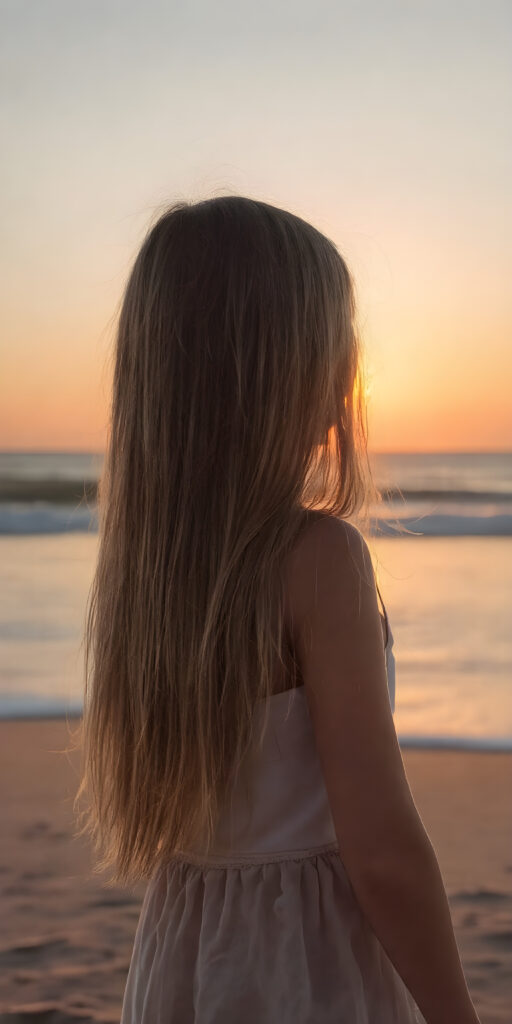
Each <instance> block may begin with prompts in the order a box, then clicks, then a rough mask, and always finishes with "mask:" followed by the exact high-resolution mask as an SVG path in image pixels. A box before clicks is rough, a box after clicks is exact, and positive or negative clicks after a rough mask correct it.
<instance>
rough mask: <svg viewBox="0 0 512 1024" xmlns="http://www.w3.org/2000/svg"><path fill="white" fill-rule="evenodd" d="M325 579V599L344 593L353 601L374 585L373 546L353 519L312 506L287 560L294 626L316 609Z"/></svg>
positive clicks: (287, 597)
mask: <svg viewBox="0 0 512 1024" xmlns="http://www.w3.org/2000/svg"><path fill="white" fill-rule="evenodd" d="M320 577H321V580H322V591H323V597H324V600H325V599H327V600H329V595H330V593H331V596H332V598H333V599H334V598H335V597H336V599H337V600H339V598H340V588H341V596H342V597H344V598H345V601H344V603H345V604H350V603H351V602H352V601H353V600H355V599H356V598H357V599H359V597H360V591H361V585H362V584H366V588H369V589H370V590H372V589H373V587H374V572H373V565H372V558H371V554H370V550H369V548H368V545H367V543H366V540H365V539H364V537H363V535H362V533H361V532H360V531H359V530H358V529H357V527H356V526H354V525H353V523H350V522H349V521H348V520H346V519H340V518H338V517H336V516H333V515H329V514H328V513H325V512H320V511H314V510H308V511H305V512H304V522H303V526H302V529H301V531H300V534H299V536H298V539H297V541H296V542H295V544H294V547H293V548H292V550H291V551H290V552H289V554H288V556H287V558H286V560H285V564H284V580H285V602H286V617H287V619H288V621H289V623H290V624H291V625H292V628H295V627H296V626H297V625H298V624H299V623H300V622H302V621H304V620H305V619H307V617H308V615H309V614H310V613H311V612H312V610H313V608H314V605H315V602H316V601H317V599H318V593H319V578H320Z"/></svg>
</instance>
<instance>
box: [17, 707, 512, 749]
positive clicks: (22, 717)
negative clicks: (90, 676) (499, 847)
mask: <svg viewBox="0 0 512 1024" xmlns="http://www.w3.org/2000/svg"><path fill="white" fill-rule="evenodd" d="M81 720H82V714H81V713H80V712H78V711H77V712H69V713H68V714H66V713H65V712H62V713H60V712H55V711H48V714H45V713H44V712H41V711H37V712H34V713H33V714H30V713H28V714H11V715H9V714H8V715H2V714H1V713H0V728H1V727H2V726H3V725H4V724H5V725H9V724H12V725H19V724H22V723H23V722H55V723H61V724H62V723H69V724H72V725H73V726H74V727H75V728H76V725H77V724H78V723H79V722H80V721H81ZM397 735H398V742H399V744H400V749H401V750H422V751H425V752H434V751H438V752H440V753H442V752H443V751H445V752H446V753H460V754H464V753H471V754H512V737H510V738H508V737H505V738H503V739H501V738H499V737H497V738H496V739H487V738H485V737H476V736H475V737H473V736H461V737H451V736H411V735H405V736H400V734H399V733H397Z"/></svg>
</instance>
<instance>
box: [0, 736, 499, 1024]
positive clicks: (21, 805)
mask: <svg viewBox="0 0 512 1024" xmlns="http://www.w3.org/2000/svg"><path fill="white" fill-rule="evenodd" d="M71 724H72V726H73V727H74V726H75V725H76V723H71ZM69 744H70V738H69V733H68V726H67V724H66V722H65V721H63V720H60V719H55V720H46V721H45V720H31V721H17V722H7V721H1V722H0V761H1V772H0V792H1V799H2V818H3V821H2V829H1V840H0V887H1V893H2V914H1V924H0V1021H1V1022H2V1024H18V1022H19V1024H22V1022H23V1024H32V1022H33V1024H36V1022H37V1024H66V1022H69V1024H72V1022H75V1021H83V1022H95V1024H97V1022H105V1024H107V1022H109V1024H110V1022H115V1024H118V1021H119V1016H120V1010H121V1002H122V997H123V991H124V985H125V981H126V974H127V971H128V965H129V961H130V955H131V948H132V943H133V938H134V934H135V928H136V925H137V919H138V915H139V909H140V904H141V900H142V896H143V893H144V888H145V886H144V885H140V886H138V887H135V888H134V889H111V888H107V887H106V886H105V885H104V884H103V880H102V878H101V877H100V876H97V875H92V873H91V852H90V848H89V845H88V844H87V842H86V841H84V840H77V839H74V838H73V815H72V803H73V797H74V794H75V792H76V788H77V784H78V759H77V756H76V755H67V754H64V753H62V751H63V750H64V749H65V748H66V747H67V746H69ZM403 757H404V763H405V767H406V772H407V776H408V779H409V783H410V786H411V790H412V792H413V795H414V799H415V802H416V806H417V808H418V810H419V812H420V815H421V817H422V820H423V822H424V824H425V827H426V829H427V831H428V833H429V835H430V838H431V840H432V843H433V845H434V848H435V850H436V853H437V856H438V860H439V864H440V867H441V871H442V874H443V879H444V882H445V886H446V889H447V892H448V897H449V900H450V906H451V910H452V917H453V922H454V926H455V932H456V936H457V941H458V944H459V949H460V952H461V956H462V961H463V965H464V969H465V972H466V978H467V981H468V985H469V989H470V992H471V994H472V997H473V1000H474V1002H475V1005H476V1007H477V1010H478V1012H479V1015H480V1018H481V1020H482V1024H505V1022H509V1021H510V1020H512V754H504V753H487V752H486V753H473V752H471V753H470V752H464V751H453V752H451V751H444V750H443V751H441V750H409V749H405V750H404V751H403ZM184 1024H185V1022H184Z"/></svg>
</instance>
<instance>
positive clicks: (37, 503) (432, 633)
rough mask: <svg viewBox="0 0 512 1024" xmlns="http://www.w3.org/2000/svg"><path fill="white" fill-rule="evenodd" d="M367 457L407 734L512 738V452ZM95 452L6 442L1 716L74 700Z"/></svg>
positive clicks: (1, 479) (65, 708) (437, 740)
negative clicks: (31, 448)
mask: <svg viewBox="0 0 512 1024" xmlns="http://www.w3.org/2000/svg"><path fill="white" fill-rule="evenodd" d="M371 461H372V467H373V473H374V477H375V480H376V482H377V484H378V485H379V487H380V488H381V489H382V491H383V494H384V498H385V500H384V501H383V502H382V503H381V504H380V505H379V506H378V507H377V508H376V509H374V510H373V511H374V513H375V526H374V531H373V535H372V537H371V539H370V546H371V548H372V551H373V553H374V555H375V560H376V564H377V568H378V579H379V587H380V590H381V593H382V596H383V599H384V602H385V605H386V608H387V611H388V615H389V617H390V621H391V625H392V630H393V635H394V641H395V642H394V648H393V651H394V654H395V659H396V708H395V716H394V719H395V725H396V729H397V733H398V738H399V741H400V744H401V745H402V746H404V747H405V746H413V747H449V748H455V749H475V750H482V751H484V750H512V615H511V609H512V452H505V453H503V452H501V453H487V452H486V453H453V454H452V453H448V454H444V453H443V454H437V453H426V454H423V453H422V454H397V453H389V454H388V453H386V454H378V455H377V454H373V455H372V456H371ZM101 464H102V456H101V454H98V453H82V452H81V453H68V452H66V453H62V452H37V453H30V452H23V453H18V452H0V718H13V717H34V716H50V715H71V714H79V713H80V709H81V706H82V688H83V663H82V648H81V638H82V631H83V626H84V615H85V604H86V599H87V593H88V590H89V587H90V584H91V582H92V576H93V572H94V564H95V558H96V553H97V543H98V534H97V519H96V505H95V493H96V482H97V479H98V475H99V473H100V471H101Z"/></svg>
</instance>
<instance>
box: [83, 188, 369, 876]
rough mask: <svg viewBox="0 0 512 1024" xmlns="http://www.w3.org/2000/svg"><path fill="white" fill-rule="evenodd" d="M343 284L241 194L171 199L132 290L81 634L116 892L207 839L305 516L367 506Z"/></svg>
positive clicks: (273, 643) (351, 308)
mask: <svg viewBox="0 0 512 1024" xmlns="http://www.w3.org/2000/svg"><path fill="white" fill-rule="evenodd" d="M355 316H356V310H355V302H354V287H353V282H352V279H351V275H350V272H349V270H348V268H347V266H346V264H345V261H344V260H343V258H342V257H341V255H340V253H339V252H338V250H337V248H336V247H335V245H334V244H333V243H332V242H331V241H330V240H329V239H327V238H326V237H325V236H324V235H323V234H321V233H320V232H319V231H318V230H316V229H315V228H314V227H313V226H312V225H310V224H308V223H306V222H305V221H304V220H302V219H300V218H299V217H297V216H295V215H293V214H292V213H289V212H287V211H285V210H281V209H278V208H276V207H274V206H271V205H269V204H267V203H263V202H260V201H257V200H254V199H248V198H244V197H241V196H223V197H217V198H214V199H208V200H205V201H202V202H198V203H195V204H190V203H186V202H177V203H175V204H173V205H172V206H171V207H170V208H169V209H168V210H167V211H166V212H165V213H164V214H163V215H162V216H160V217H159V219H158V221H157V223H156V224H154V226H153V227H152V228H151V229H150V230H149V232H148V234H147V237H146V238H145V240H144V242H143V244H142V247H141V249H140V251H139V253H138V255H137V258H136V260H135V263H134V265H133V268H132V271H131V273H130V275H129V279H128V282H127V286H126V289H125V293H124V296H123V301H122V306H121V312H120V316H119V324H118V331H117V338H116V347H115V353H114V355H115V365H114V377H113V395H112V408H111V420H110V429H109V438H108V445H107V452H106V456H105V463H104V470H103V475H102V478H101V480H100V487H99V526H100V537H99V552H98V560H97V566H96V572H95V577H94V580H93V584H92V587H91V591H90V596H89V602H88V611H87V620H86V629H85V637H84V640H85V676H86V686H85V707H84V717H83V722H82V743H83V753H84V770H83V775H82V783H81V787H80V791H79V794H78V796H77V800H78V798H79V797H80V796H82V795H83V794H87V799H88V806H87V810H86V811H85V812H84V813H85V826H84V828H83V829H82V831H89V832H90V833H91V835H92V836H93V838H94V841H95V845H96V849H97V851H98V853H99V854H100V860H99V864H98V867H99V868H104V867H106V866H113V867H114V872H115V879H116V880H120V881H128V880H136V879H137V878H141V877H149V876H150V875H151V874H152V872H153V871H154V869H155V868H156V866H157V864H158V863H160V862H162V861H163V860H164V859H165V857H166V856H169V855H170V854H172V852H173V851H174V850H177V849H182V848H186V845H187V843H188V842H189V841H190V840H191V839H193V837H194V836H197V835H199V834H201V835H204V836H206V838H207V841H208V840H209V839H210V838H211V836H212V834H213V829H214V824H215V818H216V814H217V811H218V809H219V806H220V804H221V802H222V798H223V797H224V796H225V794H226V792H227V788H228V785H229V782H230V779H232V777H233V773H234V772H235V771H236V770H237V768H238V766H239V765H240V763H241V762H242V760H243V756H244V754H245V753H246V752H247V750H248V748H249V746H250V743H251V740H252V738H253V737H252V712H253V709H254V705H255V702H256V700H258V699H262V698H263V699H264V698H265V697H267V696H268V695H269V694H270V692H271V686H272V677H273V671H274V669H275V665H276V659H277V660H278V661H279V660H281V661H282V651H283V643H284V635H283V624H282V600H283V594H282V586H281V576H280V567H281V565H282V562H283V558H284V556H285V555H286V553H287V552H288V551H289V550H290V549H291V547H292V546H293V544H294V542H295V540H296V539H297V536H298V534H299V532H300V530H301V528H302V526H303V524H304V521H305V516H304V512H305V510H306V509H308V508H317V509H322V510H323V511H325V512H328V513H330V514H334V515H339V516H344V517H348V516H349V515H350V514H352V513H354V512H358V511H359V509H360V508H361V506H362V505H365V507H366V504H367V501H368V500H369V497H373V491H372V489H371V488H372V485H371V474H370V473H369V468H368V461H367V455H366V432H365V420H364V407H363V403H362V395H363V388H362V384H361V372H362V367H361V359H360V349H359V340H358V335H357V331H356V328H355Z"/></svg>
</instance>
